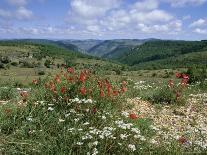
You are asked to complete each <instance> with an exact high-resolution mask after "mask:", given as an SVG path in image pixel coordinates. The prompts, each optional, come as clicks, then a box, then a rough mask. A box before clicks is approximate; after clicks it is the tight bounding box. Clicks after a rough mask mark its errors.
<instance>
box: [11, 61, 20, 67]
mask: <svg viewBox="0 0 207 155" xmlns="http://www.w3.org/2000/svg"><path fill="white" fill-rule="evenodd" d="M18 64H19V63H18V62H11V65H12V66H18Z"/></svg>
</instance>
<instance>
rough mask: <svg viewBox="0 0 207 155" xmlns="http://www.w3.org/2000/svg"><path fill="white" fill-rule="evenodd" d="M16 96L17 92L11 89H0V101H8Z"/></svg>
mask: <svg viewBox="0 0 207 155" xmlns="http://www.w3.org/2000/svg"><path fill="white" fill-rule="evenodd" d="M16 96H17V92H16V91H15V90H14V89H13V88H11V87H2V88H0V100H10V99H13V98H15V97H16Z"/></svg>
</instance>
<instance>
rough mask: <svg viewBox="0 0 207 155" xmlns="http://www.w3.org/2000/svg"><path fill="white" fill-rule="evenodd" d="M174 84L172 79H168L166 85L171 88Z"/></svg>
mask: <svg viewBox="0 0 207 155" xmlns="http://www.w3.org/2000/svg"><path fill="white" fill-rule="evenodd" d="M173 86H174V82H173V80H169V81H168V87H169V88H172V87H173Z"/></svg>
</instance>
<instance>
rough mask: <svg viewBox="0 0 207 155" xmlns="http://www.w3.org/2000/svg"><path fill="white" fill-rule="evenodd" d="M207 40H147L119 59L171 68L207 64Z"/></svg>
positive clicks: (138, 64)
mask: <svg viewBox="0 0 207 155" xmlns="http://www.w3.org/2000/svg"><path fill="white" fill-rule="evenodd" d="M206 51H207V42H205V41H166V40H159V41H158V40H157V41H150V42H146V43H144V44H142V45H140V46H137V47H135V48H134V49H133V50H131V51H128V52H127V53H125V54H124V55H122V57H119V58H118V59H117V60H118V61H120V62H122V63H125V64H128V65H130V66H139V67H142V68H143V67H144V68H146V67H153V66H155V67H157V66H159V68H165V67H167V68H169V67H170V66H171V67H172V66H177V67H182V66H183V67H184V66H190V65H193V64H195V65H196V64H199V65H202V64H204V65H205V64H207V55H206V53H205V52H206Z"/></svg>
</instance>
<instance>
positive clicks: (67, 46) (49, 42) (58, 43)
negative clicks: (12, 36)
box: [13, 39, 80, 52]
mask: <svg viewBox="0 0 207 155" xmlns="http://www.w3.org/2000/svg"><path fill="white" fill-rule="evenodd" d="M13 41H23V42H29V43H37V44H46V45H55V46H58V47H62V48H65V49H67V50H71V51H76V52H78V51H80V49H79V48H78V47H77V46H76V45H73V44H70V43H64V42H62V41H60V40H58V41H55V40H48V39H18V40H13Z"/></svg>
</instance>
